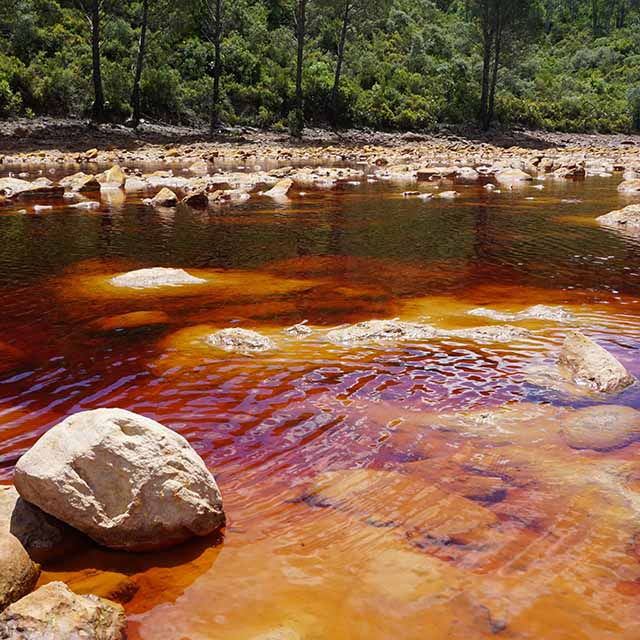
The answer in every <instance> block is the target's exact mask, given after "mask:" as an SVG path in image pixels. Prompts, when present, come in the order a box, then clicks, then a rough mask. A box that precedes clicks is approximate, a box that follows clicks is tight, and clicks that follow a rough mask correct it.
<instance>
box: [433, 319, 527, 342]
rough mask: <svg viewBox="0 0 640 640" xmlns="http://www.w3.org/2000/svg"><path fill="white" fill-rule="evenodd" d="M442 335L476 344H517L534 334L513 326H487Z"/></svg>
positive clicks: (446, 332)
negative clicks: (518, 341)
mask: <svg viewBox="0 0 640 640" xmlns="http://www.w3.org/2000/svg"><path fill="white" fill-rule="evenodd" d="M441 334H442V335H445V336H452V337H454V338H463V339H465V340H474V341H476V342H486V343H494V342H515V341H517V340H528V339H529V338H532V337H533V334H532V333H531V332H530V331H527V330H526V329H523V328H522V327H512V326H511V325H508V324H507V325H487V326H486V327H472V328H471V329H454V330H452V331H441Z"/></svg>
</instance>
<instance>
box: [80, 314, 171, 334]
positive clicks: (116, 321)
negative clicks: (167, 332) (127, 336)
mask: <svg viewBox="0 0 640 640" xmlns="http://www.w3.org/2000/svg"><path fill="white" fill-rule="evenodd" d="M168 322H169V316H168V315H167V314H166V313H165V312H164V311H132V312H131V313H123V314H121V315H117V316H109V317H106V318H98V319H97V320H94V321H93V322H92V323H91V324H90V325H89V327H90V329H92V330H93V331H99V332H102V331H118V330H121V329H139V328H141V327H152V326H156V325H163V324H167V323H168Z"/></svg>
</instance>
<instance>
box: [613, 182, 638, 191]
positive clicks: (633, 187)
mask: <svg viewBox="0 0 640 640" xmlns="http://www.w3.org/2000/svg"><path fill="white" fill-rule="evenodd" d="M618 191H619V192H620V193H637V192H638V191H640V179H635V180H625V181H624V182H621V183H620V184H619V185H618Z"/></svg>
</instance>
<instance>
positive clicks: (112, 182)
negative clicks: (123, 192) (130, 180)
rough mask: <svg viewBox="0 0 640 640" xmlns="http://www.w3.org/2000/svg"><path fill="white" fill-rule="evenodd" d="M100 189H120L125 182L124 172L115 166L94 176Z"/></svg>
mask: <svg viewBox="0 0 640 640" xmlns="http://www.w3.org/2000/svg"><path fill="white" fill-rule="evenodd" d="M96 179H97V180H98V182H99V183H100V185H101V189H106V190H108V189H121V188H122V187H124V184H125V182H126V180H127V176H126V175H125V173H124V171H123V170H122V169H121V168H120V167H119V166H118V165H117V164H116V165H113V167H111V168H110V169H108V170H107V171H104V172H103V173H101V174H99V175H97V176H96Z"/></svg>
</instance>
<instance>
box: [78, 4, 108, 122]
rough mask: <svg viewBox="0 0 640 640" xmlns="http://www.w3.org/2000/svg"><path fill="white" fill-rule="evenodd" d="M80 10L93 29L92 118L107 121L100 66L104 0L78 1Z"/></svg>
mask: <svg viewBox="0 0 640 640" xmlns="http://www.w3.org/2000/svg"><path fill="white" fill-rule="evenodd" d="M77 3H78V6H79V8H80V10H81V11H82V12H83V13H84V15H85V17H86V18H87V20H88V21H89V26H90V28H91V59H92V75H93V107H92V109H91V115H92V118H93V119H94V120H95V121H96V122H103V121H104V119H105V108H104V90H103V88H102V68H101V64H100V14H101V13H102V9H103V5H104V0H77Z"/></svg>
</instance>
